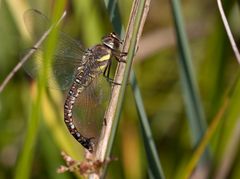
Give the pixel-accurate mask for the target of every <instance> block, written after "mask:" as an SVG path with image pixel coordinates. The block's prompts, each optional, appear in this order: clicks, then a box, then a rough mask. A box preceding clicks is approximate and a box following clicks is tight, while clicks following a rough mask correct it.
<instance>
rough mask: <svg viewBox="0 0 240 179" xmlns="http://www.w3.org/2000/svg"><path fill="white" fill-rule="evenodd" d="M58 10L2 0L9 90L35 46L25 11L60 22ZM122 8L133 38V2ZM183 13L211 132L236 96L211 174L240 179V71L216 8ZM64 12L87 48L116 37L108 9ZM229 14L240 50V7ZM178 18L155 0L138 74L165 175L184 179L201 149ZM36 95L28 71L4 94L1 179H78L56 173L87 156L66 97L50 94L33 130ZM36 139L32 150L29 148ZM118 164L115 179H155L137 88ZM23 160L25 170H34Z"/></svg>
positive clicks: (0, 51)
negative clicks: (192, 123) (66, 110)
mask: <svg viewBox="0 0 240 179" xmlns="http://www.w3.org/2000/svg"><path fill="white" fill-rule="evenodd" d="M59 4H60V3H59V2H57V1H49V0H34V1H33V0H32V1H31V0H29V1H25V0H22V1H18V0H7V1H4V0H2V1H0V82H2V81H3V80H4V78H5V77H6V76H7V74H8V73H9V72H10V71H11V70H12V68H13V67H14V66H15V65H16V64H17V63H18V62H19V60H20V57H21V56H22V54H24V52H25V51H26V49H28V48H30V47H31V45H32V44H33V43H32V42H30V40H29V36H28V33H27V31H26V27H25V25H24V20H23V14H24V12H25V11H26V10H27V9H29V8H35V9H38V10H40V11H41V12H43V13H44V14H46V15H47V16H49V17H51V16H52V15H53V9H54V8H56V7H57V6H59V9H61V7H60V6H61V5H59ZM118 5H119V10H120V14H121V18H122V23H123V26H124V28H125V29H126V26H127V23H128V18H129V15H130V10H131V5H132V1H128V0H122V1H119V2H118ZM181 5H182V12H183V18H184V21H185V27H186V30H187V35H188V39H189V46H190V53H191V56H192V62H193V69H194V75H196V77H195V78H196V79H197V84H198V87H199V92H200V99H201V102H202V105H203V108H204V114H205V116H206V123H207V124H211V122H212V120H213V118H214V116H215V115H216V113H217V111H218V110H219V108H220V106H221V105H222V103H223V101H224V95H225V94H226V92H227V90H228V89H229V88H233V95H232V96H231V98H230V103H229V107H228V108H227V110H226V112H225V115H224V117H223V118H221V120H220V122H219V124H218V128H217V130H216V131H214V135H213V138H212V139H211V141H210V143H209V149H210V156H211V166H210V165H209V166H208V171H209V175H208V177H206V178H221V177H222V178H235V179H237V178H240V170H239V168H240V158H239V156H240V155H239V154H240V150H239V148H240V145H239V141H240V140H239V138H240V121H239V98H238V94H240V91H239V90H238V85H236V86H233V85H234V82H236V84H238V83H239V82H238V81H239V79H238V76H239V75H238V73H239V71H238V64H237V61H236V59H235V57H234V54H233V52H232V49H231V47H230V43H229V40H228V39H227V36H226V33H225V31H224V27H223V25H222V22H221V18H220V15H219V12H218V9H217V3H216V2H215V1H206V0H204V1H189V0H184V1H181ZM63 8H64V9H66V10H67V11H68V15H67V17H66V18H65V19H64V22H63V25H62V27H61V28H62V30H63V31H64V32H66V33H67V34H69V35H70V36H72V37H73V38H75V39H78V40H81V42H82V43H83V44H84V45H85V46H86V47H91V46H92V45H94V44H96V43H99V41H100V39H101V37H102V36H104V35H106V34H108V33H109V32H111V31H113V27H112V25H111V22H110V20H109V13H108V12H107V8H106V7H105V4H104V2H103V1H94V0H88V1H83V0H72V1H67V2H66V4H64V6H63ZM224 9H225V11H226V14H227V15H228V20H229V22H230V26H231V29H232V31H233V33H234V36H235V39H237V40H236V41H237V42H238V41H239V15H240V14H239V2H237V1H233V0H232V1H226V2H225V3H224ZM54 12H55V11H54ZM172 16H173V15H172V10H171V6H170V2H169V1H162V0H152V2H151V6H150V10H149V15H148V17H147V20H146V24H145V27H144V31H143V35H142V38H141V41H140V45H139V49H138V52H137V54H136V58H135V59H134V64H133V69H134V71H135V72H136V76H137V80H138V83H139V87H140V90H141V93H142V97H143V101H144V105H145V110H146V113H147V116H148V119H149V123H150V126H151V129H152V133H153V137H154V140H155V144H156V148H157V151H158V155H159V158H160V161H161V165H162V168H163V171H164V174H165V176H166V178H179V176H180V175H181V174H182V172H183V171H184V167H185V166H186V165H187V164H188V162H189V160H190V159H191V157H192V154H193V152H194V149H195V148H194V147H196V146H194V147H193V146H192V142H191V140H192V132H191V129H190V128H189V124H188V120H187V118H188V116H187V114H186V106H185V103H184V93H183V91H182V88H181V81H180V75H179V62H178V59H179V56H178V50H177V46H176V42H175V33H174V24H173V17H172ZM36 88H37V86H36V83H35V82H33V81H31V80H29V78H28V77H27V75H26V73H25V72H24V70H23V69H21V70H20V71H18V72H17V73H16V75H15V76H14V77H13V79H12V80H11V81H10V83H9V84H8V85H7V86H6V88H5V89H4V91H3V92H2V93H1V94H0V128H1V129H0V178H3V179H4V178H14V177H15V178H21V177H23V178H24V177H29V178H75V177H77V175H75V174H72V173H64V174H57V173H56V169H57V167H59V166H60V165H62V164H64V161H63V160H62V158H61V156H60V152H61V151H62V150H64V151H66V152H67V153H68V154H69V155H71V156H72V157H73V158H75V159H78V160H81V159H83V149H82V147H81V146H80V145H79V144H78V143H77V142H76V141H75V140H74V139H73V138H72V136H70V135H69V133H68V131H67V129H66V127H65V126H64V121H63V103H64V96H62V94H61V92H60V91H57V90H54V91H50V92H49V93H50V94H49V93H45V92H44V95H42V99H41V103H42V107H41V111H40V113H39V115H40V116H39V118H40V120H39V121H37V120H36V121H35V122H34V121H31V119H33V118H32V117H31V114H32V109H33V108H34V107H33V105H34V102H33V100H34V99H35V98H36ZM49 96H51V98H53V99H54V103H52V102H51V100H49V98H50V97H49ZM28 124H34V125H36V128H34V127H33V128H32V131H31V130H30V132H29V125H28ZM31 132H32V133H31ZM31 134H33V135H31ZM28 135H29V136H28ZM31 137H32V138H31ZM28 140H29V141H33V143H31V142H30V144H28V142H27V141H28ZM26 145H29V146H28V147H26ZM24 146H25V147H24ZM26 148H27V149H26ZM23 153H31V156H30V158H28V159H26V160H24V159H22V158H21V156H23ZM112 156H115V157H117V158H118V161H113V162H111V164H110V167H109V169H108V173H107V178H149V177H148V170H147V159H146V154H145V150H144V145H143V139H142V136H141V133H140V125H139V119H138V115H137V112H136V107H135V104H134V99H133V95H132V92H131V89H130V88H128V89H127V93H126V98H125V102H124V108H123V111H122V116H121V121H120V124H119V127H118V132H117V136H116V139H115V141H114V144H113V152H112ZM19 161H25V165H24V164H23V163H24V162H23V163H21V162H19ZM23 166H26V168H24V167H23ZM200 171H201V172H198V170H196V171H195V174H194V176H193V177H192V178H201V177H202V178H205V177H204V176H201V174H203V175H204V172H206V171H207V169H206V168H205V169H202V170H200ZM18 174H21V175H19V176H18Z"/></svg>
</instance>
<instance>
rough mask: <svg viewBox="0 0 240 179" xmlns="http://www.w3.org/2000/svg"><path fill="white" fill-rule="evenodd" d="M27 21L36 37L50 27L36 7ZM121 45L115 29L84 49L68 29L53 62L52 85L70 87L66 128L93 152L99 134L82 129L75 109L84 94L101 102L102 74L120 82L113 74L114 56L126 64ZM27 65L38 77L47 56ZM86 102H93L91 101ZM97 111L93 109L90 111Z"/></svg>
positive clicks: (50, 79)
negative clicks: (86, 133) (35, 26)
mask: <svg viewBox="0 0 240 179" xmlns="http://www.w3.org/2000/svg"><path fill="white" fill-rule="evenodd" d="M24 21H25V24H26V26H27V28H28V30H29V31H30V34H32V35H33V36H34V35H36V33H35V31H36V30H37V31H40V33H39V34H43V33H44V32H45V31H46V30H47V29H48V28H49V27H50V23H49V20H48V18H47V17H46V16H45V15H44V14H43V13H41V12H40V11H38V10H35V9H30V10H28V11H26V12H25V14H24ZM33 23H34V24H36V23H38V25H39V26H40V27H39V28H37V29H34V24H33ZM121 44H122V41H121V39H120V38H119V37H118V36H117V35H116V34H115V33H114V32H111V33H110V34H108V35H106V36H104V37H103V38H102V40H101V43H99V44H97V45H94V46H93V47H91V48H84V47H83V45H82V44H81V43H80V42H79V41H76V40H74V39H73V38H71V37H70V36H68V35H67V34H65V33H64V32H60V33H59V40H58V44H57V47H56V50H55V52H54V55H53V59H52V64H51V65H50V66H51V73H50V75H49V76H48V84H49V86H50V87H52V86H53V87H54V88H55V87H56V86H57V87H56V88H60V89H62V90H68V92H67V95H66V99H65V103H64V109H63V111H64V122H65V124H66V127H67V129H68V131H69V132H70V134H71V135H72V136H73V137H74V138H75V139H76V140H77V141H78V142H79V143H80V144H81V145H82V146H83V147H84V148H85V149H87V150H88V151H89V152H91V153H92V152H93V151H94V146H95V144H94V142H93V139H94V138H95V137H86V136H84V135H83V134H82V133H81V132H80V131H79V130H78V128H77V126H76V124H75V120H74V115H73V109H74V106H75V103H76V102H77V101H78V98H80V97H82V94H84V95H86V96H88V97H87V98H88V99H91V101H92V102H93V103H94V101H98V99H96V98H100V97H99V96H101V95H99V96H98V94H96V90H95V89H96V88H97V87H98V86H97V85H98V83H99V82H98V79H99V78H100V76H103V77H105V79H106V80H107V81H109V82H110V83H111V84H118V83H115V82H114V81H113V80H112V79H110V78H109V74H110V68H111V64H112V58H113V57H115V59H116V60H117V62H124V63H125V61H124V60H122V56H124V55H126V53H122V52H120V50H119V48H120V46H121ZM39 51H41V50H39ZM24 68H25V70H26V71H27V73H28V74H29V75H30V76H31V77H33V78H35V77H36V74H37V73H38V71H39V70H40V69H41V68H43V59H42V58H35V60H32V59H30V60H29V62H27V63H26V64H25V65H24ZM99 84H100V83H99ZM99 88H101V87H98V89H99ZM89 96H90V97H89ZM79 100H81V99H79ZM86 103H88V104H89V103H91V102H89V100H87V102H86ZM87 107H88V106H87V105H86V106H84V108H87ZM94 112H95V111H91V112H90V113H94Z"/></svg>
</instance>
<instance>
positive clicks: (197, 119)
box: [171, 0, 206, 146]
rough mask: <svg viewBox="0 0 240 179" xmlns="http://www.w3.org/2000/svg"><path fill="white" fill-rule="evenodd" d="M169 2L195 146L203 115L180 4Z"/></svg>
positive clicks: (202, 128)
mask: <svg viewBox="0 0 240 179" xmlns="http://www.w3.org/2000/svg"><path fill="white" fill-rule="evenodd" d="M171 3H172V13H173V18H174V23H175V30H176V38H177V44H178V48H179V56H180V57H179V68H180V76H181V82H182V88H183V93H184V97H185V99H184V100H185V103H186V111H187V115H188V122H189V127H190V129H191V133H192V141H193V145H194V146H196V145H197V144H198V142H199V140H200V139H201V137H202V136H203V134H204V131H205V130H206V122H205V115H204V111H203V107H202V104H201V100H200V95H199V92H198V87H197V82H196V79H195V74H194V70H193V65H192V61H191V57H190V50H189V47H188V42H187V37H186V33H185V30H184V25H183V20H182V15H181V12H180V4H179V1H177V0H172V1H171Z"/></svg>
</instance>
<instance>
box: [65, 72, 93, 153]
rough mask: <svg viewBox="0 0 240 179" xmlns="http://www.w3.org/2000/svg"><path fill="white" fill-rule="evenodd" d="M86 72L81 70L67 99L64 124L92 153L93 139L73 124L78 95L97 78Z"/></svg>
mask: <svg viewBox="0 0 240 179" xmlns="http://www.w3.org/2000/svg"><path fill="white" fill-rule="evenodd" d="M87 70H88V69H87V68H86V69H85V70H81V71H80V73H79V74H78V75H77V76H76V77H75V80H74V82H73V84H72V86H71V88H70V90H69V92H68V95H67V98H66V100H65V104H64V122H65V124H66V126H67V128H68V130H69V132H70V133H71V134H72V136H73V137H74V138H75V139H76V140H77V141H78V142H79V143H80V144H81V145H82V146H83V147H85V148H86V149H87V150H89V151H90V152H93V147H94V143H93V142H92V141H91V139H92V138H87V137H84V136H83V135H82V134H81V133H80V132H79V131H78V130H77V128H76V126H75V125H74V122H73V114H72V110H73V106H74V103H75V101H76V99H77V97H78V95H79V94H80V93H81V92H82V91H83V90H84V89H85V88H87V87H88V86H89V85H90V83H91V82H92V81H93V79H94V78H95V76H94V75H91V74H90V73H89V74H87V73H86V71H87Z"/></svg>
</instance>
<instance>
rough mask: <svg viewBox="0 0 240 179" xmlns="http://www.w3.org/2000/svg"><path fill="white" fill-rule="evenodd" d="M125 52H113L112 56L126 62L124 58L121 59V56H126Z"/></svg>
mask: <svg viewBox="0 0 240 179" xmlns="http://www.w3.org/2000/svg"><path fill="white" fill-rule="evenodd" d="M127 54H128V53H127V52H120V53H115V54H114V56H115V58H116V60H117V61H118V62H122V63H126V60H123V59H122V57H125V56H127Z"/></svg>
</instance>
